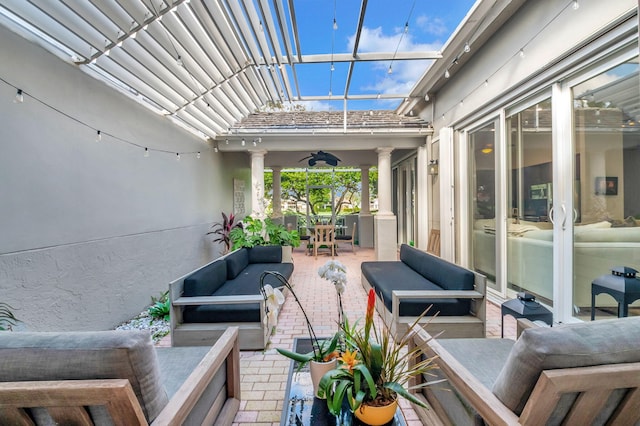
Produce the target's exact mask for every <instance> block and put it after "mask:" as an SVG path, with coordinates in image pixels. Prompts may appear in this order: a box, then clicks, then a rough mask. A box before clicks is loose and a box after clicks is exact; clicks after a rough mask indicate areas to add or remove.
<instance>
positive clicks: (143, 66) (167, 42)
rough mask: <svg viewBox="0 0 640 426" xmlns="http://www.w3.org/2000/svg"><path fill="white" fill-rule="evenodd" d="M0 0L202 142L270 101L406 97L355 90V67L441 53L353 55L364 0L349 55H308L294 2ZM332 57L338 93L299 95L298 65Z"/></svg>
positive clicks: (41, 38)
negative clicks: (342, 78)
mask: <svg viewBox="0 0 640 426" xmlns="http://www.w3.org/2000/svg"><path fill="white" fill-rule="evenodd" d="M0 3H1V4H0V24H2V25H5V26H7V27H9V28H11V29H13V30H14V31H16V32H18V33H20V34H21V35H23V36H25V37H27V38H29V39H31V40H33V41H35V42H37V43H39V44H41V45H42V46H43V47H45V48H46V49H48V50H49V51H51V52H52V53H54V54H56V55H58V56H59V57H61V58H62V59H63V60H65V61H68V62H70V63H74V64H77V65H78V66H79V67H80V68H82V69H83V70H84V71H86V72H87V73H89V74H91V75H93V76H95V77H96V78H99V79H101V80H103V81H105V82H106V83H108V84H110V85H112V86H113V87H115V88H117V89H118V90H120V91H121V92H123V93H125V94H127V95H128V96H131V97H133V98H135V99H137V100H138V101H140V102H141V103H143V104H144V105H146V106H148V107H150V108H152V109H153V110H155V111H156V112H158V113H160V114H164V115H166V116H168V117H169V118H171V119H173V120H174V121H175V122H176V124H178V125H181V126H183V127H185V128H186V129H187V130H189V131H191V132H193V133H195V134H197V135H198V136H200V137H202V138H209V137H210V138H214V139H215V138H216V137H218V136H220V135H226V134H228V132H229V129H230V128H232V127H235V126H236V124H237V123H238V122H241V121H242V120H243V118H245V117H248V116H249V115H250V114H252V113H253V112H255V111H256V110H258V109H260V108H261V107H263V106H265V105H268V104H282V103H284V102H295V101H307V100H309V101H310V100H320V101H322V100H340V99H344V100H346V99H374V98H377V99H380V98H383V99H402V98H405V97H406V96H408V93H397V94H361V93H355V89H354V88H353V87H351V85H350V82H351V79H352V76H353V73H354V70H355V65H356V64H357V63H358V62H363V61H385V60H391V61H405V60H417V59H423V60H424V59H437V58H439V57H440V56H441V55H440V52H436V51H431V52H378V53H364V52H360V50H359V41H360V37H361V32H362V28H363V22H364V18H365V15H366V11H367V7H368V2H367V0H361V7H360V13H359V16H357V17H349V19H348V20H349V21H351V22H349V25H353V26H354V28H355V43H354V48H353V51H352V52H350V53H340V54H334V53H333V52H331V53H326V54H310V55H307V54H305V53H304V46H301V42H300V38H299V36H298V27H297V22H296V12H295V7H296V4H298V3H296V2H295V1H294V0H242V1H240V0H173V1H172V0H118V1H100V0H60V1H50V0H25V1H2V2H0ZM298 5H299V4H298ZM346 24H347V21H345V25H346ZM334 62H336V63H339V62H344V63H347V64H348V68H347V77H346V82H347V83H346V86H345V88H344V92H343V93H341V94H334V95H319V94H317V93H315V94H314V93H301V92H300V89H299V87H300V85H299V82H298V76H297V73H296V67H298V66H301V65H304V64H318V63H325V64H331V63H334ZM327 66H328V65H327ZM363 114H364V113H363ZM330 115H331V114H330ZM358 120H359V119H358ZM330 121H332V122H333V119H330ZM363 121H364V120H363ZM369 121H374V120H373V119H371V120H369ZM395 121H398V122H402V119H396V120H395ZM249 122H250V121H249ZM240 126H241V127H242V126H244V124H241V125H240Z"/></svg>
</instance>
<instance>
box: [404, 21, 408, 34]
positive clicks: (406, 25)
mask: <svg viewBox="0 0 640 426" xmlns="http://www.w3.org/2000/svg"><path fill="white" fill-rule="evenodd" d="M408 32H409V22H405V24H404V33H405V34H406V33H408Z"/></svg>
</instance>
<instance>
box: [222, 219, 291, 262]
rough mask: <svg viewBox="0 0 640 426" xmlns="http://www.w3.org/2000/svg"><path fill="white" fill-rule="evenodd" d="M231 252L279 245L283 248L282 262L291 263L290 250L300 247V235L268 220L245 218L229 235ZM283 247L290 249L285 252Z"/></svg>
mask: <svg viewBox="0 0 640 426" xmlns="http://www.w3.org/2000/svg"><path fill="white" fill-rule="evenodd" d="M229 239H230V240H231V243H232V248H233V250H236V249H239V248H241V247H247V248H251V247H255V246H265V245H279V246H282V247H283V252H282V260H283V261H285V259H286V261H289V262H290V261H291V250H292V248H293V247H298V246H300V235H299V234H298V231H296V230H291V231H289V230H287V228H285V227H284V225H280V224H276V223H274V222H273V220H271V219H270V218H265V219H264V220H263V219H259V218H253V217H251V216H247V217H245V218H244V219H243V220H242V222H241V223H239V224H238V226H237V227H234V228H233V229H232V230H231V232H230V233H229ZM285 247H290V248H289V249H288V250H287V251H286V252H285V250H284V248H285Z"/></svg>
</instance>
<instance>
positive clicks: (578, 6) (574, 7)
mask: <svg viewBox="0 0 640 426" xmlns="http://www.w3.org/2000/svg"><path fill="white" fill-rule="evenodd" d="M572 7H573V10H578V9H580V3H578V0H573V4H572Z"/></svg>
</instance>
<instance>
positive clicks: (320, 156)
mask: <svg viewBox="0 0 640 426" xmlns="http://www.w3.org/2000/svg"><path fill="white" fill-rule="evenodd" d="M306 159H309V166H311V167H313V166H315V165H316V163H317V162H318V161H322V162H324V163H326V164H328V165H330V166H334V167H335V166H337V165H338V161H342V160H340V159H339V158H338V157H336V156H335V155H333V154H331V153H329V152H324V151H318V152H316V153H313V152H312V153H311V155H309V156H307V157H304V158H302V159H300V161H304V160H306Z"/></svg>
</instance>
